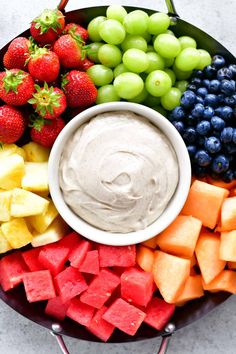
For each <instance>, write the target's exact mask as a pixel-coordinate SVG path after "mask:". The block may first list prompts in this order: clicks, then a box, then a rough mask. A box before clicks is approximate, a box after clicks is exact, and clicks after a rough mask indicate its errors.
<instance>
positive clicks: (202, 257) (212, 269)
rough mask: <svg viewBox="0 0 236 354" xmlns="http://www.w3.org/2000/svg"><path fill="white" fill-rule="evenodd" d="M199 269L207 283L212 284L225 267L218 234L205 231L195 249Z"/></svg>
mask: <svg viewBox="0 0 236 354" xmlns="http://www.w3.org/2000/svg"><path fill="white" fill-rule="evenodd" d="M195 253H196V257H197V261H198V265H199V268H200V270H201V274H202V277H203V279H204V281H205V283H210V282H211V281H212V280H213V279H214V278H215V277H216V276H217V275H218V274H219V273H220V272H221V271H222V270H223V269H224V267H225V265H226V262H225V261H222V260H220V237H219V235H218V234H214V233H211V232H209V231H207V230H203V231H202V232H201V234H200V236H199V239H198V242H197V246H196V249H195Z"/></svg>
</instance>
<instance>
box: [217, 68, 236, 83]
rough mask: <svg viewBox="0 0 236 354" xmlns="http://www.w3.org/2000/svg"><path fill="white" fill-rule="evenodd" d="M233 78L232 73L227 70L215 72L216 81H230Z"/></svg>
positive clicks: (222, 69)
mask: <svg viewBox="0 0 236 354" xmlns="http://www.w3.org/2000/svg"><path fill="white" fill-rule="evenodd" d="M232 78H233V72H232V71H231V70H230V69H229V68H226V67H224V68H221V69H220V70H218V71H217V79H218V80H225V79H226V80H227V79H228V80H231V79H232Z"/></svg>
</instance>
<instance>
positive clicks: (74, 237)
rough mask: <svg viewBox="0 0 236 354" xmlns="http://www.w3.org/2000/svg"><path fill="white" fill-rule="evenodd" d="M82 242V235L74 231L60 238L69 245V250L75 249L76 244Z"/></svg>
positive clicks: (63, 244) (62, 242)
mask: <svg viewBox="0 0 236 354" xmlns="http://www.w3.org/2000/svg"><path fill="white" fill-rule="evenodd" d="M79 242H80V235H79V234H77V232H75V231H72V232H70V233H69V234H68V235H66V236H64V237H63V238H62V239H61V240H60V244H61V245H62V246H64V247H68V248H69V250H70V251H71V250H73V249H74V247H75V246H76V245H78V243H79Z"/></svg>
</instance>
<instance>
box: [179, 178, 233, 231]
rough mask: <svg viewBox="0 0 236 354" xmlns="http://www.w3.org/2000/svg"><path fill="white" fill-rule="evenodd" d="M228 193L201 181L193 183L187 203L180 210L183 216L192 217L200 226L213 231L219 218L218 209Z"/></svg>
mask: <svg viewBox="0 0 236 354" xmlns="http://www.w3.org/2000/svg"><path fill="white" fill-rule="evenodd" d="M228 194H229V191H228V190H227V189H224V188H220V187H216V186H212V185H210V184H208V183H205V182H201V181H198V180H196V181H194V182H193V184H192V186H191V188H190V191H189V194H188V198H187V201H186V203H185V205H184V207H183V209H182V212H181V213H182V214H183V215H190V216H191V215H192V216H193V217H195V218H197V219H199V220H201V222H202V224H203V225H204V226H206V227H209V228H210V229H214V227H215V226H216V223H217V220H218V218H219V214H220V209H221V206H222V204H223V201H224V199H225V198H226V197H227V196H228Z"/></svg>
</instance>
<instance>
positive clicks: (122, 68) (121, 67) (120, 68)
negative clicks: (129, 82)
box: [113, 63, 129, 77]
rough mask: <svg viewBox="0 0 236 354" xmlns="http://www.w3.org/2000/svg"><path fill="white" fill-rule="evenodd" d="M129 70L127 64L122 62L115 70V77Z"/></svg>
mask: <svg viewBox="0 0 236 354" xmlns="http://www.w3.org/2000/svg"><path fill="white" fill-rule="evenodd" d="M127 71H129V70H128V69H127V68H126V66H125V64H123V63H121V64H119V65H117V66H116V67H115V69H114V71H113V74H114V77H117V76H118V75H120V74H123V73H126V72H127Z"/></svg>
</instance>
